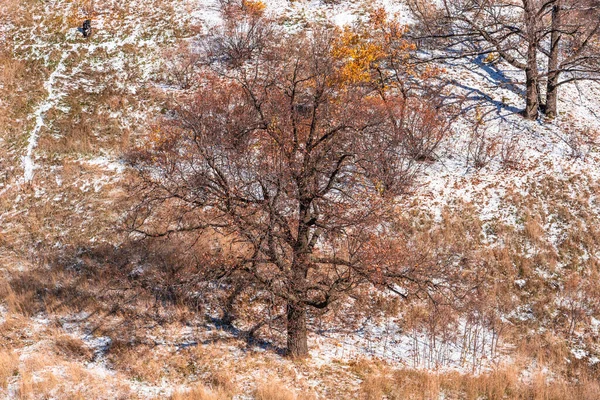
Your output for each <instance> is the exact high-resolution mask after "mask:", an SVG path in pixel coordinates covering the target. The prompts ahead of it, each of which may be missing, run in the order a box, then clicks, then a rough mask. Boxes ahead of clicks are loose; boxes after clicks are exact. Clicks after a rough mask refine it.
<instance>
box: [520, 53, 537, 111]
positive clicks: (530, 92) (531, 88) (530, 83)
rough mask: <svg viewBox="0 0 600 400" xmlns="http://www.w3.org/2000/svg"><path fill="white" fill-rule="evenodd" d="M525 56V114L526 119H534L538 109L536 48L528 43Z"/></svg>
mask: <svg viewBox="0 0 600 400" xmlns="http://www.w3.org/2000/svg"><path fill="white" fill-rule="evenodd" d="M527 53H528V56H527V68H526V69H525V79H526V95H525V101H526V105H525V112H524V116H525V118H527V119H536V118H537V116H538V111H539V109H540V103H539V96H538V95H539V94H538V87H539V86H538V69H537V46H536V45H535V42H534V43H530V45H529V49H528V52H527Z"/></svg>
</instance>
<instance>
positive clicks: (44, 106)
mask: <svg viewBox="0 0 600 400" xmlns="http://www.w3.org/2000/svg"><path fill="white" fill-rule="evenodd" d="M70 52H71V49H69V50H65V51H63V53H62V56H61V57H60V61H59V62H58V65H57V66H56V69H55V70H54V71H53V72H52V73H51V74H50V76H49V77H48V80H47V81H46V82H45V83H44V88H45V89H46V91H47V92H48V96H47V97H46V99H45V100H44V101H43V102H42V103H41V104H40V105H39V106H38V107H37V109H36V110H35V112H34V113H33V115H34V117H35V126H34V128H33V130H32V131H31V133H30V134H29V141H28V144H27V154H26V155H25V156H24V157H23V179H24V181H25V182H31V180H32V179H33V170H34V169H35V164H34V160H33V151H34V150H35V146H36V145H37V141H38V135H39V133H40V130H41V129H42V127H43V126H44V114H45V113H46V112H48V111H49V110H50V109H51V108H52V107H55V106H56V104H57V103H58V101H59V100H60V98H61V94H60V93H57V92H56V90H55V84H56V79H57V78H58V77H59V76H60V75H61V74H62V73H63V72H64V71H65V60H66V59H67V57H68V56H69V53H70ZM62 95H64V93H63V94H62Z"/></svg>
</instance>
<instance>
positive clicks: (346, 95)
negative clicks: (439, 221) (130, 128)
mask: <svg viewBox="0 0 600 400" xmlns="http://www.w3.org/2000/svg"><path fill="white" fill-rule="evenodd" d="M243 4H244V5H245V6H247V5H248V2H243ZM250 11H251V12H246V13H245V14H244V15H241V16H239V15H234V16H233V17H231V18H233V19H234V20H233V22H232V21H228V22H226V23H225V24H224V26H223V27H222V28H219V30H218V32H217V33H215V34H213V35H211V36H210V37H209V38H207V40H206V41H205V42H204V43H205V45H204V46H200V47H201V48H202V49H203V54H202V57H201V58H202V59H203V60H205V62H206V64H205V65H204V67H203V68H202V69H201V71H200V74H199V78H198V79H199V82H198V85H197V86H198V87H200V89H199V90H198V91H197V92H195V93H194V94H193V95H192V96H191V98H189V99H188V100H187V101H186V102H182V104H183V105H181V106H179V107H177V108H176V109H174V110H173V112H172V113H171V114H170V115H169V117H168V118H165V120H164V121H163V122H162V124H161V125H160V126H159V127H158V128H157V130H156V132H155V133H154V134H153V135H152V137H151V140H150V141H149V143H148V144H147V145H146V146H145V147H143V148H140V149H139V150H138V151H137V152H135V153H134V154H133V157H132V161H133V164H134V166H135V167H136V168H137V169H138V170H139V172H140V178H141V181H142V182H143V185H142V194H143V196H142V198H143V199H144V200H143V202H142V203H141V204H140V206H139V207H138V208H137V209H136V212H135V213H133V214H132V215H133V219H132V228H133V230H134V231H136V232H138V233H142V234H143V235H146V236H166V235H169V234H172V233H175V232H180V233H181V232H188V233H190V232H191V233H195V234H199V235H201V234H207V233H208V232H210V233H212V234H219V235H221V237H222V238H223V241H225V242H227V243H228V246H227V250H226V251H227V253H228V256H227V257H223V258H222V264H223V265H221V266H220V267H218V268H216V267H215V263H214V262H207V263H206V268H209V269H211V270H212V271H213V272H214V274H213V275H211V274H205V276H206V277H207V279H212V278H215V277H216V275H219V277H223V276H227V277H229V278H231V279H230V281H229V282H236V283H235V285H237V287H238V288H240V287H242V288H252V290H254V291H255V292H264V293H268V294H269V296H274V297H275V298H277V299H279V300H280V301H281V302H283V303H284V304H285V309H286V310H285V314H284V315H283V318H284V320H285V321H286V326H287V350H288V353H289V354H290V355H292V356H298V357H303V356H305V355H307V353H308V345H307V320H308V313H309V312H310V310H327V309H328V308H329V307H330V306H331V305H332V303H334V302H336V301H340V300H342V299H343V298H344V296H345V295H346V294H348V293H349V292H351V291H352V290H354V289H356V288H357V287H359V286H361V285H365V284H366V285H375V286H377V287H387V288H388V289H390V290H393V291H396V292H397V293H401V294H402V293H404V290H400V289H399V286H398V284H401V283H402V282H404V283H405V284H406V283H408V282H416V281H418V280H419V279H421V278H420V277H418V275H419V274H418V273H417V270H419V267H416V266H415V265H414V264H412V265H410V264H409V265H407V264H404V263H402V261H401V260H402V259H403V258H402V254H401V253H400V252H398V249H400V248H401V246H400V245H398V243H397V242H395V239H394V235H393V234H392V233H391V229H390V227H391V221H393V214H394V213H395V212H397V211H398V210H397V209H396V207H397V202H396V199H397V198H398V196H401V195H403V194H404V193H405V191H406V189H407V188H408V187H409V185H410V182H411V179H412V176H413V174H414V171H415V168H414V165H415V163H414V157H412V156H411V154H410V153H409V152H408V151H407V150H406V147H405V140H404V139H405V136H406V129H405V124H402V123H400V122H399V121H398V118H399V117H398V116H400V115H403V114H405V113H400V112H399V111H398V110H399V109H404V107H405V104H406V101H405V98H404V96H403V95H402V94H401V93H400V91H399V90H397V89H396V88H395V87H393V86H390V89H389V90H384V87H385V85H382V84H381V82H373V79H372V78H371V77H373V76H376V75H379V74H377V73H376V70H377V68H375V67H381V69H383V66H382V63H383V60H384V59H386V57H383V54H384V53H385V51H384V49H383V47H381V46H380V45H378V44H377V43H376V41H371V42H370V43H371V44H366V45H364V46H363V45H361V44H360V43H361V42H360V41H361V40H363V39H364V38H362V37H361V36H360V35H358V34H350V33H348V32H342V31H341V30H339V29H335V28H331V27H325V26H313V27H312V28H311V29H310V30H308V31H305V32H301V33H289V32H284V31H282V30H279V28H278V27H277V25H276V24H274V23H273V22H271V21H268V20H267V19H265V18H263V17H261V12H260V9H258V10H257V9H256V8H252V9H251V10H250ZM397 50H398V51H399V49H397ZM405 50H406V51H408V50H409V47H405ZM388 59H389V57H388ZM378 60H379V61H378ZM380 62H381V64H380ZM396 67H397V68H399V66H398V65H396ZM396 72H397V71H396ZM383 92H385V95H383ZM411 118H412V119H411V123H410V124H409V125H410V126H415V125H416V126H421V125H423V126H425V127H428V128H432V129H433V130H434V131H436V132H437V130H438V129H437V124H443V123H444V121H443V118H441V117H440V116H439V112H438V113H437V114H436V113H432V112H430V113H427V114H426V115H425V116H424V117H423V118H421V119H419V118H415V117H414V113H412V114H411ZM436 134H437V133H436ZM212 256H215V257H216V255H214V254H213V255H209V257H212ZM213 261H214V260H213ZM211 277H212V278H211ZM428 282H430V283H431V282H432V281H431V280H429V281H428ZM405 287H406V285H405ZM239 291H240V290H237V291H236V290H233V291H232V293H233V294H232V295H233V296H235V295H236V292H237V293H239Z"/></svg>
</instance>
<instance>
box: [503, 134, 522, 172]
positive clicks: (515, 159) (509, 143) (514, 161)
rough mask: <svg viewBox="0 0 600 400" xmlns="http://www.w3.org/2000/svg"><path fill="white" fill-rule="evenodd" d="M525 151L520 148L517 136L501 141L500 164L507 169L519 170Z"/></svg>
mask: <svg viewBox="0 0 600 400" xmlns="http://www.w3.org/2000/svg"><path fill="white" fill-rule="evenodd" d="M524 152H525V150H524V149H523V148H521V144H520V140H519V137H518V136H512V137H510V138H506V139H504V140H502V143H501V145H500V162H501V163H502V166H503V167H504V168H507V169H519V168H520V166H521V160H522V159H523V153H524Z"/></svg>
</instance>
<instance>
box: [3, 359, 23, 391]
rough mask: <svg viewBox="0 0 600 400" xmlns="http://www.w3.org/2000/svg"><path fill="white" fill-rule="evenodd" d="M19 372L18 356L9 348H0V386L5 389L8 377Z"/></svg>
mask: <svg viewBox="0 0 600 400" xmlns="http://www.w3.org/2000/svg"><path fill="white" fill-rule="evenodd" d="M18 372H19V358H18V357H17V356H16V354H14V353H13V352H12V351H10V350H0V387H1V388H3V389H6V385H7V384H8V379H9V378H10V377H12V376H14V375H16V374H17V373H18Z"/></svg>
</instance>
